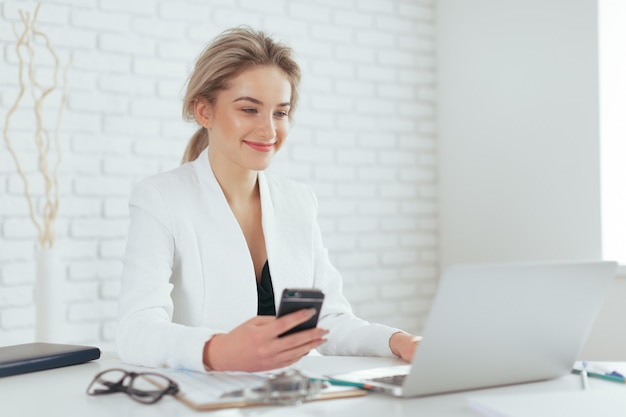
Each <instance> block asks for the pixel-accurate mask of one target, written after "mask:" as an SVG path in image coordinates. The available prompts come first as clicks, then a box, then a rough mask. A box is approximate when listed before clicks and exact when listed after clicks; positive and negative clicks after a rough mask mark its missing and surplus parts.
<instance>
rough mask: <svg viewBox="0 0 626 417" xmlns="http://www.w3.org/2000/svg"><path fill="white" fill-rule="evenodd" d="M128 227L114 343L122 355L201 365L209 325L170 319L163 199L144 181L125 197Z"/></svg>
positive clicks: (150, 362)
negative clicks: (128, 211) (182, 322)
mask: <svg viewBox="0 0 626 417" xmlns="http://www.w3.org/2000/svg"><path fill="white" fill-rule="evenodd" d="M130 218H131V223H130V229H129V233H128V242H127V247H126V254H125V257H124V268H123V272H122V287H121V290H120V297H119V317H118V328H117V348H118V354H119V356H120V358H121V359H122V360H124V361H127V362H130V363H135V364H139V365H145V366H168V367H184V368H188V369H194V370H202V369H203V365H202V351H203V347H204V343H205V342H206V340H208V339H209V338H210V337H211V336H212V335H213V333H215V330H211V329H207V328H197V327H189V326H183V325H180V324H175V323H172V314H173V308H174V306H173V302H172V298H171V295H170V294H171V291H172V288H173V286H172V284H171V283H170V278H171V275H172V267H173V263H174V252H175V250H176V245H175V240H174V235H173V231H172V225H171V222H170V220H169V213H168V209H167V205H166V204H165V201H164V200H163V198H162V196H161V194H160V192H159V191H158V190H157V188H156V187H155V186H154V185H153V184H151V183H150V182H145V181H144V182H142V183H140V184H138V185H137V187H136V188H135V190H134V191H133V194H132V196H131V199H130Z"/></svg>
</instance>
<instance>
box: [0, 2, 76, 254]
mask: <svg viewBox="0 0 626 417" xmlns="http://www.w3.org/2000/svg"><path fill="white" fill-rule="evenodd" d="M40 6H41V3H38V4H37V6H36V8H35V13H34V15H33V19H32V21H31V19H30V15H29V14H28V13H25V12H23V11H22V10H19V14H20V19H21V20H22V24H23V26H24V29H23V32H22V33H21V35H20V34H18V33H17V31H16V29H15V25H13V32H14V34H15V37H16V38H17V43H16V45H15V51H16V53H17V57H18V62H19V73H18V84H19V93H18V95H17V97H16V99H15V102H14V103H13V105H12V106H11V108H10V109H9V112H8V113H7V115H6V119H5V125H4V130H3V136H4V140H5V143H6V146H7V149H8V150H9V153H10V154H11V156H12V158H13V161H14V162H15V166H16V169H17V173H18V175H19V176H20V178H21V179H22V182H23V184H24V196H25V197H26V201H27V203H28V209H29V215H30V219H31V221H32V222H33V224H34V225H35V227H36V229H37V232H38V236H39V244H40V245H41V247H42V248H51V247H52V246H54V241H55V235H54V221H55V220H56V217H57V213H58V208H59V185H58V174H59V166H60V164H61V148H60V145H59V129H60V125H61V119H62V115H63V109H64V108H65V103H66V101H67V85H68V82H67V75H68V71H69V68H70V66H71V62H72V60H71V58H70V60H69V62H68V64H67V66H66V67H65V70H64V72H63V94H62V97H61V103H60V106H59V110H58V112H57V119H56V126H55V128H54V137H53V142H51V140H50V133H49V129H48V128H46V126H44V123H43V118H42V112H43V107H44V100H45V99H46V97H47V96H48V95H49V94H50V93H52V92H53V91H54V90H56V89H57V87H58V81H57V80H58V74H59V66H60V65H59V58H58V55H57V54H56V52H55V50H54V48H53V47H52V44H51V42H50V39H49V37H48V36H47V35H46V34H45V33H44V32H41V31H40V30H38V29H37V28H36V23H37V16H38V14H39V8H40ZM36 37H40V38H42V39H43V41H44V44H45V49H46V50H47V51H48V53H50V54H51V56H52V58H53V59H54V73H53V81H52V84H51V85H50V86H47V87H44V86H42V85H41V84H40V83H39V82H38V81H37V78H36V77H35V48H34V46H33V44H34V40H35V38H36ZM22 50H25V51H26V53H27V56H28V71H27V74H28V82H29V88H30V92H31V95H32V98H33V101H34V113H35V121H36V123H35V133H34V141H35V145H36V148H37V152H38V167H39V172H40V174H41V175H42V177H43V180H44V187H45V190H44V204H43V208H42V212H41V215H40V216H38V214H37V213H36V212H35V209H34V204H33V198H32V195H31V192H30V187H29V181H28V178H27V177H26V175H25V174H24V171H23V169H22V166H21V164H20V161H19V158H18V156H17V153H16V152H15V150H14V148H13V146H12V143H11V140H10V138H9V133H8V132H9V126H10V121H11V117H12V116H13V115H14V113H15V111H16V110H17V109H18V107H19V105H20V102H21V100H22V98H23V96H24V93H25V90H26V85H25V82H24V63H25V59H24V56H23V55H22ZM51 145H53V146H54V148H55V149H56V156H57V158H56V161H55V165H54V169H53V170H51V169H50V167H49V165H48V159H49V152H50V150H51ZM39 217H40V218H39Z"/></svg>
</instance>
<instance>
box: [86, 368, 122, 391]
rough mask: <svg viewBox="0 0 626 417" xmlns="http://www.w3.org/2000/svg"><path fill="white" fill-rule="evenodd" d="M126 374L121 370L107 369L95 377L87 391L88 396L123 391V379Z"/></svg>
mask: <svg viewBox="0 0 626 417" xmlns="http://www.w3.org/2000/svg"><path fill="white" fill-rule="evenodd" d="M127 375H128V374H127V373H126V372H125V371H123V370H121V369H109V370H108V371H105V372H102V373H101V374H98V375H96V377H95V378H94V380H93V382H92V383H91V385H89V388H88V389H87V393H88V394H89V395H98V394H109V393H114V392H120V391H125V389H124V379H125V378H126V376H127Z"/></svg>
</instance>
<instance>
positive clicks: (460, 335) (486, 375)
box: [327, 261, 617, 397]
mask: <svg viewBox="0 0 626 417" xmlns="http://www.w3.org/2000/svg"><path fill="white" fill-rule="evenodd" d="M616 271H617V264H616V263H615V262H610V261H590V262H574V261H572V262H542V263H516V264H513V263H508V264H480V265H478V264H475V265H460V266H455V267H452V268H450V269H448V270H447V271H446V272H445V273H444V274H443V275H442V277H441V280H440V283H439V288H438V290H437V294H436V296H435V300H434V303H433V305H432V308H431V310H430V314H429V316H428V319H427V322H426V325H425V328H424V332H423V340H422V341H421V343H420V345H419V346H418V348H417V350H416V352H415V355H414V356H413V361H412V363H411V365H406V366H390V367H386V368H378V369H368V370H363V371H357V372H350V373H344V374H334V375H327V377H329V378H330V379H335V380H341V381H350V382H358V383H366V384H368V385H369V386H370V387H371V388H372V389H373V390H376V391H381V392H384V393H387V394H391V395H393V396H397V397H418V396H425V395H432V394H440V393H448V392H455V391H464V390H471V389H478V388H486V387H495V386H502V385H511V384H519V383H525V382H532V381H541V380H547V379H552V378H558V377H561V376H563V375H565V374H568V373H570V372H571V371H572V367H573V366H574V363H575V362H576V360H577V358H578V355H579V354H580V352H581V350H582V348H583V344H584V343H585V340H586V338H587V335H588V334H589V332H590V330H591V327H592V325H593V323H594V320H595V318H596V316H597V314H598V312H599V311H600V308H601V306H602V303H603V301H604V298H605V296H606V295H607V294H608V291H609V287H610V285H611V282H612V280H613V279H614V276H615V274H616Z"/></svg>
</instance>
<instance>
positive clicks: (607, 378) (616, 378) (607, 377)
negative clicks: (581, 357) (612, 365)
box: [572, 369, 626, 384]
mask: <svg viewBox="0 0 626 417" xmlns="http://www.w3.org/2000/svg"><path fill="white" fill-rule="evenodd" d="M572 372H573V373H575V374H581V373H582V371H581V370H579V369H574V370H573V371H572ZM587 376H589V377H591V378H598V379H604V380H605V381H611V382H617V383H618V384H626V379H624V377H621V376H616V375H611V374H599V373H596V372H589V371H587Z"/></svg>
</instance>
